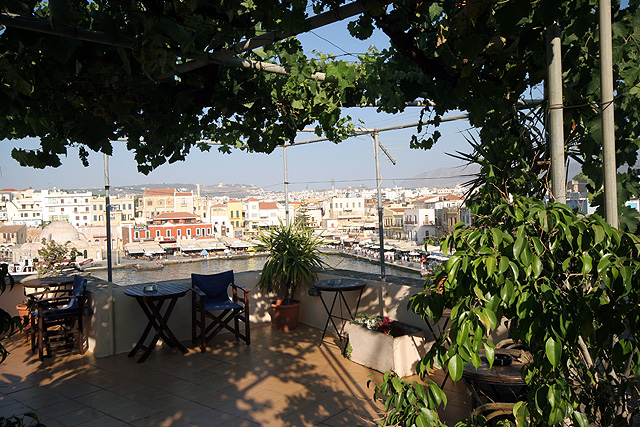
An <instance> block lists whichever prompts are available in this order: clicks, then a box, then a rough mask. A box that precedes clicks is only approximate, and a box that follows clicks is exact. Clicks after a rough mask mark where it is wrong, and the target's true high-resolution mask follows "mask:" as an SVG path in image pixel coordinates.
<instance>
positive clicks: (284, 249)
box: [254, 221, 327, 330]
mask: <svg viewBox="0 0 640 427" xmlns="http://www.w3.org/2000/svg"><path fill="white" fill-rule="evenodd" d="M258 242H259V243H258V245H257V246H256V247H255V248H254V250H255V251H260V252H267V253H268V257H267V261H266V262H265V264H264V267H263V268H262V275H261V276H260V280H259V281H258V289H260V291H261V292H263V293H275V294H276V295H279V297H280V299H276V300H275V301H274V302H272V308H273V318H272V321H273V322H274V323H275V324H276V326H277V327H278V329H282V330H290V329H294V328H295V327H296V326H297V325H298V313H299V309H300V302H299V301H296V300H295V299H294V295H295V292H296V289H297V288H298V286H300V285H303V286H304V285H308V284H309V283H312V282H313V281H314V280H315V279H316V278H317V269H320V268H323V267H325V266H327V263H326V262H325V261H324V260H323V259H322V258H321V257H322V256H324V255H323V254H322V253H321V252H320V250H319V249H318V248H319V246H320V245H321V244H322V242H323V241H322V238H321V237H320V236H314V235H313V231H312V229H310V228H306V227H305V226H304V224H303V223H302V222H300V221H298V222H295V223H292V224H288V225H284V224H282V222H280V225H279V226H278V227H275V228H272V229H270V230H268V231H266V232H261V233H260V234H259V235H258Z"/></svg>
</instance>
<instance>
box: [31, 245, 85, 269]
mask: <svg viewBox="0 0 640 427" xmlns="http://www.w3.org/2000/svg"><path fill="white" fill-rule="evenodd" d="M70 244H71V242H70V241H67V242H65V243H56V241H55V240H47V239H42V245H43V247H42V248H40V249H38V257H39V263H38V274H40V275H45V274H48V273H54V272H60V271H62V270H64V269H66V268H71V267H73V266H74V263H75V260H76V258H77V257H78V254H79V252H78V250H77V249H76V248H75V247H73V246H69V245H70Z"/></svg>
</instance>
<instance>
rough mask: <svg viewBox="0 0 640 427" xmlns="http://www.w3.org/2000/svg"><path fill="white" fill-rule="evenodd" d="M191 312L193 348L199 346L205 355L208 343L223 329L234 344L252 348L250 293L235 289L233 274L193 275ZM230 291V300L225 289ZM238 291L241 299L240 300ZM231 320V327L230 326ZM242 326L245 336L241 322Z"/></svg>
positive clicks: (230, 271) (228, 272)
mask: <svg viewBox="0 0 640 427" xmlns="http://www.w3.org/2000/svg"><path fill="white" fill-rule="evenodd" d="M191 283H192V285H193V299H192V301H193V310H192V315H193V317H192V334H191V337H192V340H193V344H194V345H200V350H201V351H203V352H204V351H205V349H206V347H207V343H208V342H209V341H210V340H211V338H213V337H214V336H216V335H217V334H218V333H219V332H220V331H222V329H227V330H229V331H230V332H231V333H233V334H234V335H235V337H236V340H240V339H241V340H243V341H244V342H246V343H247V345H250V344H251V335H250V324H249V292H250V290H248V289H245V288H243V287H242V286H239V285H236V284H235V283H234V280H233V271H232V270H229V271H225V272H223V273H218V274H192V275H191ZM229 287H231V289H232V297H231V298H229V295H228V289H229ZM238 291H242V292H243V295H242V296H239V295H238ZM232 320H233V326H232V325H231V324H230V323H231V321H232ZM241 321H242V322H244V332H242V331H241V329H240V322H241Z"/></svg>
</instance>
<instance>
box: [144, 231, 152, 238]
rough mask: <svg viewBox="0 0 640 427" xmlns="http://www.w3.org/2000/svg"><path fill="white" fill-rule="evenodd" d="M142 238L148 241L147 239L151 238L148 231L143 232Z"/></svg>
mask: <svg viewBox="0 0 640 427" xmlns="http://www.w3.org/2000/svg"><path fill="white" fill-rule="evenodd" d="M144 237H146V238H147V239H148V238H149V237H151V232H150V231H149V230H146V231H145V232H144Z"/></svg>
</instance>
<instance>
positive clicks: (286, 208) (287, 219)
mask: <svg viewBox="0 0 640 427" xmlns="http://www.w3.org/2000/svg"><path fill="white" fill-rule="evenodd" d="M282 160H283V162H284V204H285V206H284V213H285V223H286V224H287V226H288V225H289V224H290V221H291V219H290V217H289V177H288V176H289V173H288V171H287V147H286V146H284V145H283V146H282Z"/></svg>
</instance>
